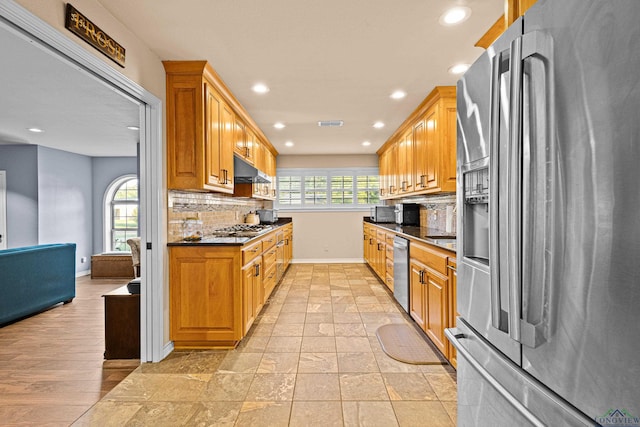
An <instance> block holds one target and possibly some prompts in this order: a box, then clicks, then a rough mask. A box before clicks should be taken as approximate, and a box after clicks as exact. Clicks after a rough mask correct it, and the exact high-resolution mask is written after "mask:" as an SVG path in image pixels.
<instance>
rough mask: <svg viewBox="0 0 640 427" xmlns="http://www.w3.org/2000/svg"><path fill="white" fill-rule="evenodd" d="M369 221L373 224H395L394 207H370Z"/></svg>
mask: <svg viewBox="0 0 640 427" xmlns="http://www.w3.org/2000/svg"><path fill="white" fill-rule="evenodd" d="M371 221H373V222H395V221H396V207H395V206H372V207H371Z"/></svg>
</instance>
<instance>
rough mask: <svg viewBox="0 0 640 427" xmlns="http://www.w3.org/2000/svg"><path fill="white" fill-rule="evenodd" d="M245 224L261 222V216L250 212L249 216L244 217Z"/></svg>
mask: <svg viewBox="0 0 640 427" xmlns="http://www.w3.org/2000/svg"><path fill="white" fill-rule="evenodd" d="M244 223H245V224H260V217H259V216H258V214H255V213H252V212H249V213H248V214H247V216H245V217H244Z"/></svg>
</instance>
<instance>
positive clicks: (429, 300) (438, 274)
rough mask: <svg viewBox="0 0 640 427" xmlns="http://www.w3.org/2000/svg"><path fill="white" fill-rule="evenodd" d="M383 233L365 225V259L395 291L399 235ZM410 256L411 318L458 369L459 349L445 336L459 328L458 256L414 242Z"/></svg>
mask: <svg viewBox="0 0 640 427" xmlns="http://www.w3.org/2000/svg"><path fill="white" fill-rule="evenodd" d="M380 230H383V227H379V226H377V225H374V224H371V223H366V222H365V223H364V225H363V251H364V258H365V261H366V262H367V263H368V264H369V266H370V267H371V269H372V270H373V271H374V273H376V275H378V277H379V278H380V280H382V281H383V282H384V283H385V285H386V286H387V287H388V288H389V290H390V291H391V292H393V287H394V283H393V273H394V270H393V238H394V236H395V233H389V232H388V230H386V231H387V233H383V234H381V231H380ZM404 237H407V236H404ZM409 254H410V259H409V315H410V316H411V318H412V319H413V320H414V321H415V322H416V323H417V324H418V325H419V326H420V328H421V329H422V330H423V331H424V332H425V333H426V334H427V336H428V337H429V339H430V340H431V341H432V342H433V344H434V345H435V346H436V347H437V348H438V349H439V350H440V351H441V352H442V354H443V355H444V356H445V357H446V358H447V359H449V361H450V362H451V364H452V366H454V367H456V353H455V349H454V348H453V346H451V344H450V343H449V341H448V340H447V339H446V337H445V335H444V330H445V329H446V328H450V327H454V326H455V318H456V303H455V301H456V280H455V279H456V278H455V265H456V258H455V253H453V252H450V251H447V250H444V249H441V248H439V247H437V246H433V245H430V244H428V243H422V242H421V241H417V240H415V239H410V246H409Z"/></svg>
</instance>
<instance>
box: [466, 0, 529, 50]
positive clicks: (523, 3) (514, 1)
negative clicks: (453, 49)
mask: <svg viewBox="0 0 640 427" xmlns="http://www.w3.org/2000/svg"><path fill="white" fill-rule="evenodd" d="M535 2H536V0H506V1H505V2H504V14H503V15H502V16H500V17H499V18H498V19H497V20H496V22H494V24H493V25H492V26H491V27H489V29H488V30H487V32H486V33H484V35H483V36H482V37H480V39H479V40H478V41H477V42H476V44H475V46H477V47H481V48H484V49H487V48H488V47H489V46H491V45H492V44H493V42H495V41H496V39H497V38H498V37H500V35H502V33H504V31H505V30H506V29H507V28H509V25H511V24H513V21H515V20H516V19H518V18H519V17H521V16H522V15H524V13H525V12H526V11H527V10H528V9H529V8H530V7H531V6H533V5H534V4H535Z"/></svg>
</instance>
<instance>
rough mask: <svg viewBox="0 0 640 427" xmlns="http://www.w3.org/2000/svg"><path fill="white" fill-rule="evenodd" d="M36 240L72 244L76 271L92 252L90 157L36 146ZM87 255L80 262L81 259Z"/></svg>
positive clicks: (85, 267)
mask: <svg viewBox="0 0 640 427" xmlns="http://www.w3.org/2000/svg"><path fill="white" fill-rule="evenodd" d="M38 194H39V198H38V213H39V214H38V240H39V242H38V243H40V244H46V243H75V244H76V271H85V270H88V269H89V261H90V260H91V254H92V252H91V251H92V242H91V238H92V227H93V225H92V216H93V215H92V211H93V209H92V206H91V199H92V188H91V158H90V157H87V156H83V155H80V154H73V153H69V152H66V151H60V150H54V149H51V148H46V147H38ZM82 258H86V263H85V264H84V265H82V263H81V259H82Z"/></svg>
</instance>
